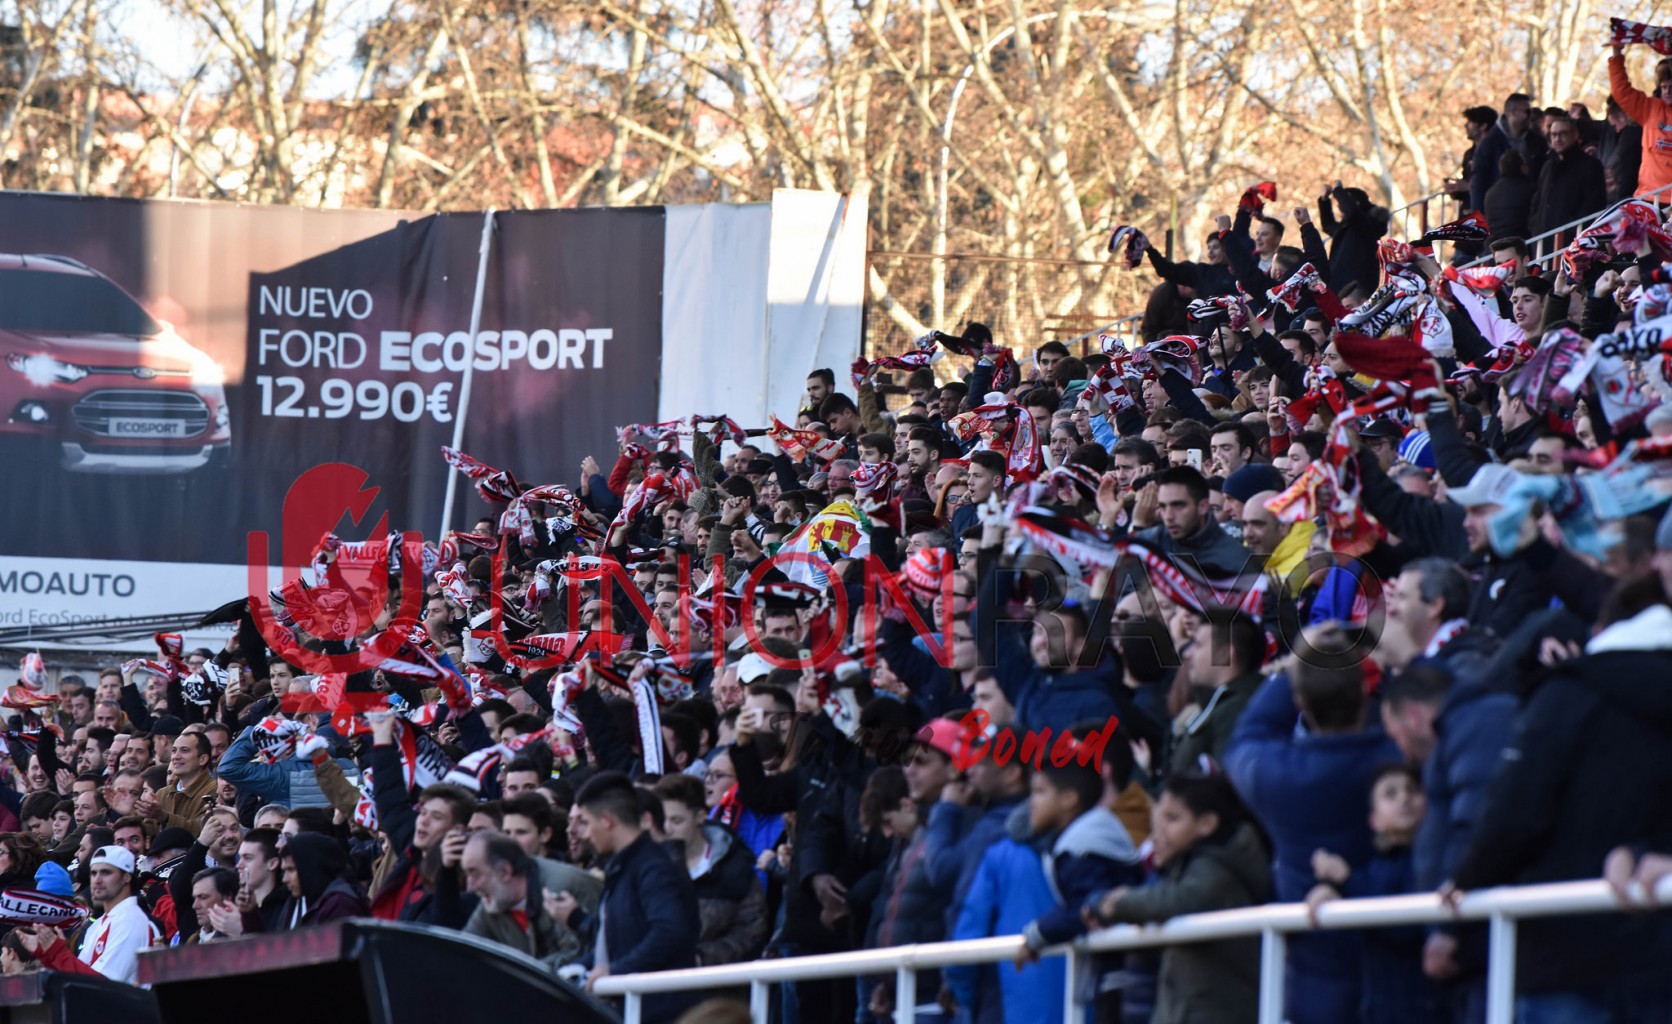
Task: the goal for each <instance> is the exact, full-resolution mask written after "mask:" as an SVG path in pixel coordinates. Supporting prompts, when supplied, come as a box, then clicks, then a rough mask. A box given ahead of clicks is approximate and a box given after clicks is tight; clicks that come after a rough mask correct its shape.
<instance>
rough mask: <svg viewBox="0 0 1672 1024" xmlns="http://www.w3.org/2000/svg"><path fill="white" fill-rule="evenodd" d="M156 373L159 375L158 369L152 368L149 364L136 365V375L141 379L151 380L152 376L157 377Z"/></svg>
mask: <svg viewBox="0 0 1672 1024" xmlns="http://www.w3.org/2000/svg"><path fill="white" fill-rule="evenodd" d="M156 375H157V371H156V370H153V369H151V368H150V367H149V366H136V367H134V376H135V377H138V378H139V379H140V380H150V379H151V378H153V377H155V376H156Z"/></svg>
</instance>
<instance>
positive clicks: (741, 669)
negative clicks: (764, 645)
mask: <svg viewBox="0 0 1672 1024" xmlns="http://www.w3.org/2000/svg"><path fill="white" fill-rule="evenodd" d="M771 674H772V664H771V663H770V662H768V661H767V660H766V659H765V658H763V657H761V656H760V655H759V654H756V653H755V652H754V651H750V652H749V653H748V654H745V655H744V656H743V657H742V658H740V659H738V662H737V681H738V682H739V683H741V684H743V685H744V686H748V685H749V684H750V683H758V682H760V681H761V680H762V679H765V678H766V677H767V676H769V675H771Z"/></svg>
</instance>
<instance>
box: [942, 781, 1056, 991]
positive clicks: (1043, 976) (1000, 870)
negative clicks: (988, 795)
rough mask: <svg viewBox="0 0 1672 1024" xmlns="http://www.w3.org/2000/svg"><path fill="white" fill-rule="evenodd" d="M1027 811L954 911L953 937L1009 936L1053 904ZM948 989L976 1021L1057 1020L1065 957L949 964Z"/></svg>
mask: <svg viewBox="0 0 1672 1024" xmlns="http://www.w3.org/2000/svg"><path fill="white" fill-rule="evenodd" d="M1028 833H1029V830H1028V819H1027V809H1026V806H1025V805H1024V806H1022V808H1021V810H1020V813H1018V814H1013V815H1012V816H1011V818H1010V820H1009V822H1008V823H1007V828H1006V834H1005V836H1004V837H1002V838H1000V839H999V840H998V842H995V843H993V844H992V845H991V846H989V847H987V851H986V853H984V854H982V856H981V863H980V865H979V866H978V867H977V868H976V871H975V877H974V878H972V879H971V880H970V887H969V892H968V894H967V895H966V896H965V898H964V900H963V903H962V904H961V906H960V907H959V908H957V909H958V917H957V920H956V922H955V923H954V925H953V927H952V934H951V938H953V939H954V940H958V941H962V940H964V939H985V938H990V937H992V936H994V935H1014V934H1016V933H1018V932H1020V931H1022V930H1023V929H1024V928H1026V927H1027V926H1028V924H1029V922H1031V921H1033V920H1034V919H1035V918H1037V917H1039V916H1040V915H1042V914H1044V913H1045V912H1047V911H1049V910H1050V909H1051V908H1052V907H1054V906H1055V905H1056V895H1055V894H1054V893H1052V892H1051V884H1050V883H1049V882H1048V881H1046V880H1045V866H1044V864H1043V863H1042V862H1041V861H1040V859H1039V851H1037V850H1035V849H1034V848H1033V846H1032V845H1030V843H1029V842H1028ZM945 980H946V987H947V988H949V989H951V990H952V993H953V995H954V996H955V997H956V998H957V1000H958V1006H959V1008H960V1010H961V1011H963V1012H966V1013H968V1014H969V1019H971V1020H973V1021H975V1022H976V1024H1003V1022H1005V1021H1027V1020H1061V1019H1062V997H1063V991H1064V987H1065V984H1064V983H1065V982H1066V981H1067V976H1066V975H1065V973H1064V962H1063V959H1062V957H1058V956H1053V957H1046V958H1045V959H1043V960H1040V961H1037V962H1035V963H1032V964H1029V965H1027V966H1026V967H1022V968H1020V969H1018V968H1017V967H1016V965H1015V964H1013V963H1011V962H1010V961H1008V960H1007V961H1004V962H1003V963H999V964H967V965H961V966H957V967H948V968H946V971H945Z"/></svg>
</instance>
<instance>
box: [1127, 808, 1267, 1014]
mask: <svg viewBox="0 0 1672 1024" xmlns="http://www.w3.org/2000/svg"><path fill="white" fill-rule="evenodd" d="M1270 898H1271V863H1270V855H1269V854H1268V853H1267V852H1266V848H1265V846H1264V844H1262V843H1261V842H1260V837H1259V834H1258V833H1257V832H1256V831H1255V830H1254V826H1252V825H1250V824H1247V823H1244V824H1242V825H1240V826H1239V827H1238V828H1237V829H1236V830H1235V831H1233V832H1232V833H1231V835H1230V837H1229V838H1228V839H1226V840H1225V841H1223V842H1212V841H1209V840H1203V841H1202V842H1199V843H1197V844H1196V845H1195V846H1192V847H1191V848H1190V849H1189V850H1186V851H1185V852H1183V853H1181V854H1179V855H1178V856H1177V857H1175V858H1173V862H1172V863H1170V864H1168V865H1167V866H1166V869H1165V871H1164V872H1163V874H1162V876H1161V879H1160V880H1159V881H1158V882H1157V883H1156V884H1154V885H1148V886H1144V887H1143V888H1140V889H1133V890H1131V891H1129V892H1127V894H1126V895H1124V896H1122V897H1121V898H1120V901H1119V902H1118V903H1116V904H1115V913H1114V916H1113V917H1112V918H1110V920H1111V921H1124V922H1129V923H1132V924H1151V923H1159V922H1162V921H1167V920H1170V919H1171V918H1175V917H1178V916H1179V915H1181V914H1199V913H1205V912H1207V911H1210V910H1230V909H1233V908H1236V907H1247V906H1253V905H1255V904H1259V903H1264V902H1266V900H1268V899H1270ZM1259 993H1260V941H1259V939H1257V938H1254V937H1248V938H1242V939H1223V940H1221V941H1218V942H1192V943H1186V944H1184V945H1180V946H1170V947H1168V948H1167V951H1166V953H1164V954H1163V955H1162V957H1161V981H1160V986H1159V988H1158V990H1157V998H1156V1004H1155V1016H1154V1017H1153V1018H1151V1024H1185V1022H1187V1021H1215V1022H1224V1024H1235V1022H1237V1021H1254V1020H1256V1019H1258V1018H1259V1007H1258V1001H1259Z"/></svg>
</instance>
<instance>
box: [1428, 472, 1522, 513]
mask: <svg viewBox="0 0 1672 1024" xmlns="http://www.w3.org/2000/svg"><path fill="white" fill-rule="evenodd" d="M1520 482H1521V474H1520V473H1517V472H1516V471H1515V470H1513V469H1510V468H1509V467H1508V466H1504V465H1500V464H1498V463H1496V462H1488V463H1486V464H1485V465H1484V466H1481V467H1480V468H1479V469H1477V470H1475V475H1474V476H1472V477H1470V478H1469V483H1468V485H1467V486H1464V487H1456V488H1452V489H1451V490H1449V491H1447V492H1446V496H1447V497H1449V498H1450V499H1451V500H1452V501H1453V502H1455V503H1456V504H1458V505H1462V506H1463V507H1465V508H1467V507H1468V506H1470V505H1498V504H1502V503H1503V500H1504V496H1505V495H1507V494H1508V493H1509V492H1510V489H1511V488H1513V487H1514V486H1515V485H1516V484H1517V483H1520Z"/></svg>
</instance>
